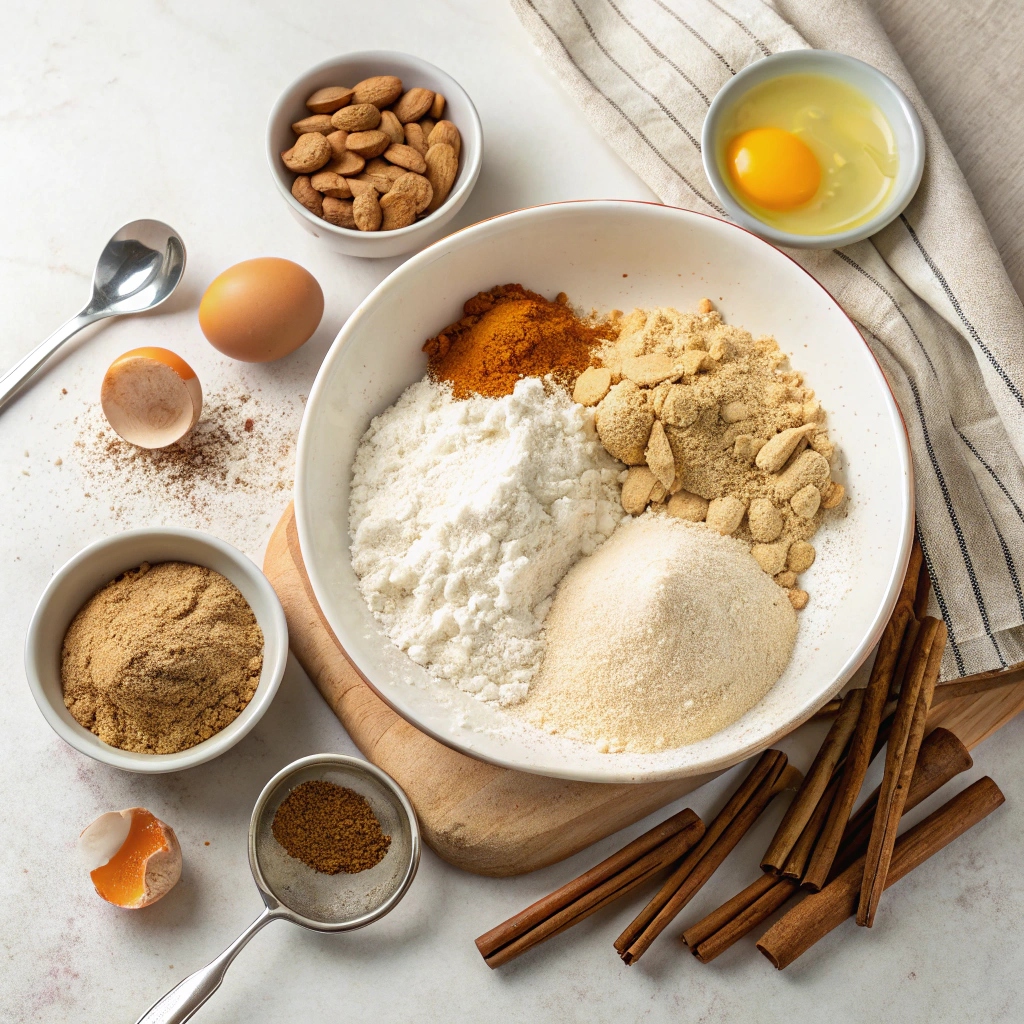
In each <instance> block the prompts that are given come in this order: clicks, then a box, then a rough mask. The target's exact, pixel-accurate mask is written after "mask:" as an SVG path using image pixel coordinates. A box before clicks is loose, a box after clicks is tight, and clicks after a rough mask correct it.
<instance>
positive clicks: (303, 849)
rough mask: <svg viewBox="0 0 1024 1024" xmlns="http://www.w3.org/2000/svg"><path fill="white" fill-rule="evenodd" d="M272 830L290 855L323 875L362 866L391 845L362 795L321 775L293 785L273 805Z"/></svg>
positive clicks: (369, 865)
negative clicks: (276, 805)
mask: <svg viewBox="0 0 1024 1024" xmlns="http://www.w3.org/2000/svg"><path fill="white" fill-rule="evenodd" d="M271 831H272V832H273V834H274V838H275V839H276V840H277V841H278V842H279V843H280V844H281V845H282V846H283V847H284V848H285V851H286V852H287V853H288V855H289V856H290V857H294V858H295V859H296V860H301V861H302V862H303V864H306V865H308V866H309V867H311V868H312V869H313V870H314V871H320V872H322V873H323V874H325V875H336V874H338V873H339V872H342V871H344V872H345V874H348V875H354V874H356V873H357V872H359V871H366V870H367V869H368V868H372V867H373V866H374V865H376V864H379V863H380V862H381V861H382V860H383V859H384V857H385V855H386V854H387V852H388V848H389V847H390V846H391V836H386V835H385V834H384V831H383V829H381V827H380V822H379V821H378V820H377V816H376V815H375V814H374V813H373V810H372V809H371V807H370V805H369V803H368V802H367V801H366V798H365V797H363V796H360V795H359V794H358V793H356V792H355V791H354V790H351V789H348V788H346V787H345V786H339V785H336V784H335V783H333V782H327V781H326V780H325V779H311V780H310V781H309V782H303V783H300V784H299V785H298V786H296V787H295V788H294V789H293V790H292V791H291V792H290V793H289V794H288V795H287V796H286V797H285V798H284V800H282V801H281V804H280V806H279V807H278V808H277V812H276V813H275V814H274V821H273V823H272V825H271Z"/></svg>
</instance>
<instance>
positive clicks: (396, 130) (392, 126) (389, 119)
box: [378, 110, 405, 144]
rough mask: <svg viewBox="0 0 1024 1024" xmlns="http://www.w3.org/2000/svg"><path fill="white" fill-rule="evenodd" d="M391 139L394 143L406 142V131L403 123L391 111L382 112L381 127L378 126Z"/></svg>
mask: <svg viewBox="0 0 1024 1024" xmlns="http://www.w3.org/2000/svg"><path fill="white" fill-rule="evenodd" d="M378 127H379V128H380V130H381V131H382V132H384V133H385V134H386V135H387V136H388V138H389V139H391V141H392V142H394V143H396V144H397V143H400V142H405V129H404V128H402V122H401V121H399V120H398V118H397V117H395V115H394V114H393V113H391V111H390V110H382V111H381V112H380V125H379V126H378Z"/></svg>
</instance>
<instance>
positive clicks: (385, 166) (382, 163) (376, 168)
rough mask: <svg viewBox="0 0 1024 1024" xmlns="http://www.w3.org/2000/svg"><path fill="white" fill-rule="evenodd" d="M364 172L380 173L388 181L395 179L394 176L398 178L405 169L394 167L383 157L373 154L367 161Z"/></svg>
mask: <svg viewBox="0 0 1024 1024" xmlns="http://www.w3.org/2000/svg"><path fill="white" fill-rule="evenodd" d="M366 173H367V174H380V175H382V176H383V177H385V178H387V179H388V182H389V183H390V182H393V181H395V179H396V178H400V177H401V176H402V175H403V174H405V173H406V171H405V168H403V167H396V166H395V165H394V164H389V163H388V162H387V160H385V159H384V158H383V157H379V156H375V157H374V158H373V159H372V160H369V161H367V164H366Z"/></svg>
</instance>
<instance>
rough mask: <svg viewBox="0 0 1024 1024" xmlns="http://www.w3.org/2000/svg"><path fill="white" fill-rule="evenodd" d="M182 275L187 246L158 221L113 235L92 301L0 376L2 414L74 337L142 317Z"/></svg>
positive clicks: (97, 273) (94, 279) (98, 267)
mask: <svg viewBox="0 0 1024 1024" xmlns="http://www.w3.org/2000/svg"><path fill="white" fill-rule="evenodd" d="M184 272H185V243H184V242H182V240H181V238H180V237H179V236H178V234H177V232H175V231H174V229H173V228H169V227H168V226H167V225H166V224H164V223H162V222H161V221H158V220H133V221H132V222H131V223H130V224H125V226H124V227H123V228H121V229H120V230H118V231H117V232H115V233H114V237H113V238H111V239H110V241H109V242H107V244H106V246H105V247H104V249H103V252H102V253H100V258H99V262H98V263H97V264H96V270H95V272H94V273H93V277H92V298H91V299H90V300H89V303H88V305H87V306H86V307H85V309H83V310H82V311H81V313H79V314H78V315H77V316H73V317H72V318H71V319H70V320H69V321H68V322H67V323H66V324H64V325H63V326H61V327H58V328H57V330H56V331H54V332H53V334H51V335H50V336H49V337H48V338H47V339H46V341H44V342H43V343H42V344H41V345H37V346H36V347H35V348H34V349H32V351H31V352H29V354H28V355H27V356H25V357H24V358H23V359H21V360H19V361H18V362H17V363H15V364H14V366H12V367H11V368H10V369H9V370H8V371H7V372H6V373H5V374H4V375H3V376H2V377H0V409H2V408H3V407H4V406H5V405H6V404H7V403H8V402H9V401H10V400H11V398H12V397H13V396H14V394H15V393H16V392H17V391H18V390H19V389H20V388H21V385H22V384H23V383H24V382H25V381H26V380H27V379H28V378H29V377H30V376H31V375H32V374H33V373H34V372H35V370H36V369H37V368H38V367H39V366H40V365H41V364H42V363H43V362H44V361H45V360H47V359H48V358H49V357H50V356H51V355H53V353H54V352H56V351H57V349H59V348H60V347H61V345H63V344H64V342H66V341H67V340H68V338H70V337H71V336H72V335H74V334H77V333H78V332H79V331H80V330H81V329H82V328H83V327H88V326H89V324H94V323H96V321H97V320H104V319H106V318H107V317H108V316H123V315H124V314H125V313H142V312H145V311H146V310H147V309H153V308H155V307H156V306H159V305H160V303H161V302H163V301H164V299H166V298H168V297H169V296H170V294H171V292H173V291H174V289H175V288H177V286H178V282H179V281H180V280H181V275H182V274H183V273H184Z"/></svg>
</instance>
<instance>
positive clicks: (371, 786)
mask: <svg viewBox="0 0 1024 1024" xmlns="http://www.w3.org/2000/svg"><path fill="white" fill-rule="evenodd" d="M312 779H322V780H324V781H326V782H333V783H335V784H336V785H339V786H344V787H346V788H347V789H351V790H354V791H355V792H356V793H359V794H360V796H362V797H364V798H365V799H366V801H367V803H369V805H370V807H371V809H372V810H373V813H374V814H375V815H376V816H377V820H378V821H379V822H380V825H381V828H382V829H383V831H384V834H385V835H388V836H390V837H391V844H390V846H389V847H388V852H387V853H386V854H385V855H384V859H383V860H381V862H380V863H379V864H376V865H375V866H374V867H372V868H369V869H368V870H366V871H360V872H359V873H358V874H354V875H348V874H345V873H344V872H339V873H338V874H336V875H326V874H321V873H320V872H318V871H314V870H313V869H312V868H310V867H307V866H306V865H305V864H303V863H302V861H299V860H296V859H294V858H293V857H290V856H289V855H288V854H287V853H286V852H285V850H284V848H283V847H282V846H281V845H280V844H279V843H278V841H277V840H276V839H275V838H274V836H273V833H272V831H271V825H272V824H273V821H274V815H275V814H276V813H277V808H278V807H279V806H280V804H281V802H282V801H283V800H284V799H285V797H287V796H288V794H289V793H290V792H291V791H292V790H293V789H294V788H295V787H296V786H298V785H299V784H301V783H303V782H308V781H310V780H312ZM419 859H420V833H419V826H418V824H417V822H416V813H415V811H414V810H413V808H412V804H410V803H409V799H408V797H406V795H405V793H403V792H402V790H401V788H400V787H399V786H398V784H397V783H396V782H395V781H394V780H393V779H392V778H391V777H390V776H388V775H386V774H385V773H384V772H382V771H381V770H380V769H379V768H377V767H376V766H375V765H372V764H369V763H367V762H366V761H360V760H358V759H356V758H354V757H345V756H343V755H341V754H314V755H313V756H312V757H304V758H302V759H301V760H299V761H295V762H293V763H292V764H290V765H288V767H287V768H283V769H282V770H281V771H279V772H278V773H277V775H275V776H274V777H273V778H272V779H271V780H270V781H269V782H268V783H267V784H266V786H264V788H263V792H262V793H261V794H260V797H259V799H258V800H257V801H256V806H255V808H253V812H252V819H251V820H250V822H249V866H250V867H251V868H252V874H253V878H255V880H256V885H257V886H258V887H259V890H260V895H261V896H262V897H263V902H264V903H265V904H266V910H264V911H263V913H262V914H261V915H260V916H259V917H258V918H257V919H256V920H255V921H253V923H252V924H251V925H250V926H249V927H248V928H247V929H246V930H245V931H244V932H243V933H242V934H241V935H240V936H239V937H238V938H237V939H236V940H235V941H234V942H233V943H232V944H231V945H230V946H229V947H228V948H227V949H226V950H225V951H224V952H223V953H221V955H220V956H219V957H217V959H216V960H214V961H212V962H211V963H209V964H208V965H207V966H206V967H204V968H203V969H202V970H199V971H196V972H195V974H191V975H189V977H187V978H185V980H184V981H181V982H179V983H178V985H176V986H175V987H174V988H173V989H171V991H170V992H168V993H167V995H165V996H164V997H163V998H162V999H160V1000H159V1001H158V1002H156V1003H155V1004H154V1005H153V1006H151V1007H150V1008H149V1010H147V1011H146V1013H144V1014H143V1015H142V1016H141V1017H140V1018H139V1020H138V1022H137V1024H180V1022H182V1021H186V1020H188V1019H189V1018H190V1017H191V1016H192V1015H193V1014H194V1013H195V1012H196V1010H198V1009H199V1007H200V1006H202V1005H203V1003H205V1002H206V1000H207V999H209V998H210V996H211V995H213V993H214V992H216V991H217V989H218V988H219V987H220V983H221V981H223V979H224V973H225V971H226V970H227V969H228V965H229V964H230V963H231V961H232V960H234V958H235V956H236V955H237V954H238V951H239V950H240V949H241V948H242V947H243V946H244V945H245V944H246V943H247V942H248V941H249V939H250V938H252V936H253V935H255V934H256V932H258V931H259V930H260V929H261V928H262V927H263V926H264V925H265V924H267V923H268V922H270V921H273V920H274V919H275V918H279V917H280V918H284V919H286V920H288V921H293V922H294V923H295V924H300V925H302V926H303V927H305V928H314V929H316V930H317V931H322V932H339V931H349V930H351V929H353V928H361V927H362V926H363V925H367V924H369V923H370V922H371V921H376V920H377V919H378V918H381V917H383V916H384V915H385V914H386V913H388V912H389V911H390V910H391V909H392V908H393V907H394V906H395V905H396V904H397V903H398V902H399V900H401V899H402V897H403V896H404V895H405V893H406V891H407V890H408V888H409V886H410V884H411V883H412V880H413V878H414V876H415V875H416V868H417V866H418V865H419Z"/></svg>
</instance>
